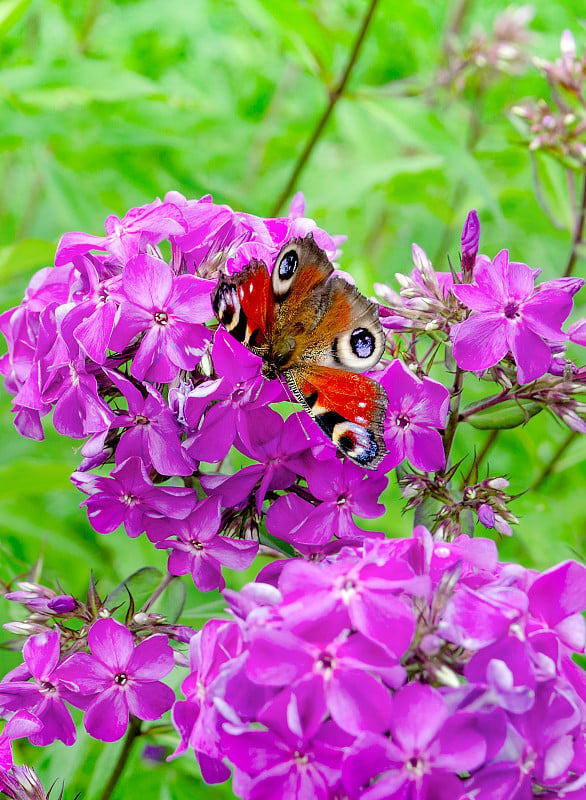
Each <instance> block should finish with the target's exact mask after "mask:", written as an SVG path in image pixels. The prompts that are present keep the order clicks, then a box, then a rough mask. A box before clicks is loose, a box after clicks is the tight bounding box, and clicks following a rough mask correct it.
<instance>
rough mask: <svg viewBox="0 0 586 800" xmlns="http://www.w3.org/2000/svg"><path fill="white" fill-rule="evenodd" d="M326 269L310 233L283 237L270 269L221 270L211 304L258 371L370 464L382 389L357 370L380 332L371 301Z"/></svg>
mask: <svg viewBox="0 0 586 800" xmlns="http://www.w3.org/2000/svg"><path fill="white" fill-rule="evenodd" d="M333 271H334V268H333V266H332V264H331V263H330V261H329V260H328V258H327V256H326V254H325V253H324V251H323V250H321V249H320V248H319V247H318V246H317V245H316V243H315V242H314V240H313V237H312V236H311V234H309V235H308V236H306V237H305V238H299V239H291V240H290V241H289V242H287V243H286V244H285V245H284V246H283V247H282V249H281V251H280V253H279V255H278V256H277V259H276V261H275V265H274V267H273V271H272V274H269V271H268V269H267V267H266V265H265V264H264V263H263V262H262V261H258V260H254V259H253V260H252V261H251V262H250V263H249V264H248V265H247V266H246V267H245V268H244V269H243V270H242V271H241V272H239V273H236V274H234V275H231V276H225V277H221V278H220V280H219V281H218V284H217V286H216V288H215V290H214V293H213V295H212V305H213V308H214V312H215V313H216V316H217V317H218V319H219V321H220V322H221V323H222V324H223V325H224V327H225V328H226V329H227V330H228V331H229V332H230V333H231V334H232V336H234V337H235V338H236V339H237V340H238V341H240V342H242V344H244V345H245V346H246V347H248V349H249V350H251V351H252V352H253V353H256V354H257V355H259V356H261V358H262V359H263V366H262V373H263V375H264V376H265V377H266V378H268V379H274V378H278V377H280V376H282V377H283V378H284V379H285V381H286V382H287V385H288V386H289V388H290V389H291V392H292V393H293V395H294V397H295V398H296V399H297V400H298V401H299V402H300V403H302V405H304V406H305V407H306V408H307V410H308V411H309V413H310V414H311V416H312V417H313V418H314V419H315V421H316V422H317V424H318V425H319V426H320V427H321V428H322V430H323V431H324V432H325V433H326V435H327V436H329V438H330V439H332V441H333V442H334V444H335V445H336V446H337V447H339V448H340V450H342V451H343V452H344V453H345V454H346V455H347V456H349V458H351V459H352V460H353V461H355V462H356V463H358V464H360V465H361V466H363V467H366V468H370V469H373V468H375V467H376V466H377V464H378V463H380V461H381V459H382V458H383V456H384V454H385V447H384V441H383V438H382V427H383V420H384V416H385V411H386V405H387V397H386V393H385V391H384V389H383V388H382V387H381V386H380V385H379V384H378V383H376V382H375V381H373V380H371V379H370V378H367V377H366V376H364V375H360V374H359V373H360V372H363V371H365V370H367V369H371V368H372V367H373V366H374V365H375V364H376V363H377V362H378V361H379V360H380V358H381V356H382V353H383V351H384V346H385V338H384V332H383V329H382V326H381V324H380V322H379V319H378V310H377V307H376V306H375V305H374V303H371V302H369V301H368V300H367V299H366V298H365V297H363V296H362V295H361V294H360V293H359V292H358V290H357V289H356V288H355V287H354V286H352V285H351V284H349V283H348V282H346V281H344V280H343V279H342V278H339V277H336V276H333V275H332V273H333Z"/></svg>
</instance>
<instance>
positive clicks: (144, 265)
mask: <svg viewBox="0 0 586 800" xmlns="http://www.w3.org/2000/svg"><path fill="white" fill-rule="evenodd" d="M122 286H123V288H124V292H125V294H126V296H127V297H128V299H129V300H131V301H132V302H133V303H135V304H136V305H138V306H141V307H142V308H144V309H147V310H149V311H150V310H153V311H162V310H165V306H166V302H167V300H168V298H169V295H170V294H171V289H172V286H173V273H172V272H171V268H170V267H169V265H168V264H166V263H165V262H164V261H161V260H160V259H159V258H155V257H154V256H150V255H146V254H141V255H138V256H135V257H134V258H131V259H130V261H129V262H128V264H127V265H126V267H125V268H124V272H123V273H122Z"/></svg>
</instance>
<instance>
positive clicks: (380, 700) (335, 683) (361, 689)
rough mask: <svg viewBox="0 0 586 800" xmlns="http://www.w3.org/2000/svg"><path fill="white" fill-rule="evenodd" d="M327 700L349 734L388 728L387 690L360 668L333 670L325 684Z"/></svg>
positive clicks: (332, 711)
mask: <svg viewBox="0 0 586 800" xmlns="http://www.w3.org/2000/svg"><path fill="white" fill-rule="evenodd" d="M325 692H326V702H327V705H328V710H329V712H330V714H331V715H332V718H333V720H334V722H336V723H337V724H338V725H339V726H340V728H342V730H344V731H348V733H353V734H355V735H358V734H359V733H361V732H362V731H371V732H372V733H382V732H383V731H386V730H388V729H389V721H390V716H391V697H390V693H389V690H388V689H386V688H385V687H384V686H383V685H382V684H381V683H379V682H378V681H377V680H376V679H375V678H373V677H372V676H371V675H369V674H368V673H365V672H364V671H362V670H335V671H334V674H333V675H332V677H331V678H330V679H329V681H326V684H325Z"/></svg>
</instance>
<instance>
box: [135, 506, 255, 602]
mask: <svg viewBox="0 0 586 800" xmlns="http://www.w3.org/2000/svg"><path fill="white" fill-rule="evenodd" d="M221 521H222V514H221V508H220V500H219V498H206V499H205V500H202V501H201V502H200V503H197V505H196V506H195V508H194V509H193V511H192V512H191V513H190V514H189V516H187V517H186V518H185V519H183V520H168V519H165V520H152V521H151V522H149V523H148V524H147V536H148V537H149V539H151V541H156V542H157V545H156V546H157V547H158V548H160V549H161V548H163V549H168V548H170V550H171V553H170V555H169V563H168V565H167V569H168V570H169V572H170V573H171V575H186V574H188V573H191V577H192V578H193V582H194V583H195V585H196V586H197V588H198V589H199V590H200V591H202V592H211V591H212V590H213V589H218V588H219V589H223V588H224V586H225V581H224V578H223V576H222V569H221V568H222V566H225V567H228V568H230V569H240V570H243V569H247V568H248V567H249V566H250V565H251V564H252V562H253V560H254V557H255V555H256V553H257V551H258V543H257V542H251V541H240V540H237V539H229V538H228V537H226V536H219V535H218V531H219V530H220V526H221ZM161 537H164V538H161Z"/></svg>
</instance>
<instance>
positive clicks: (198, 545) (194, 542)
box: [189, 539, 203, 550]
mask: <svg viewBox="0 0 586 800" xmlns="http://www.w3.org/2000/svg"><path fill="white" fill-rule="evenodd" d="M189 544H190V545H191V546H192V547H193V549H194V550H203V544H202V543H201V542H198V540H197V539H190V540H189Z"/></svg>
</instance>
